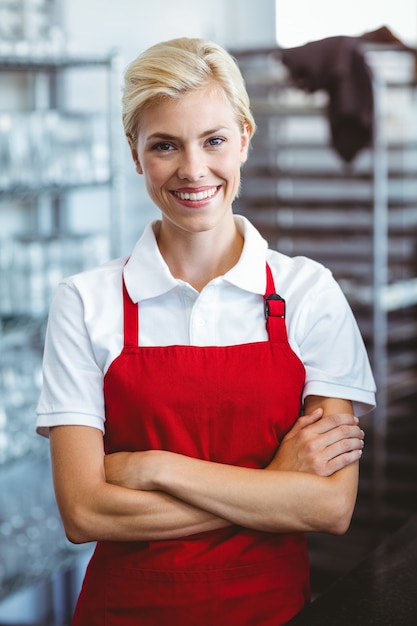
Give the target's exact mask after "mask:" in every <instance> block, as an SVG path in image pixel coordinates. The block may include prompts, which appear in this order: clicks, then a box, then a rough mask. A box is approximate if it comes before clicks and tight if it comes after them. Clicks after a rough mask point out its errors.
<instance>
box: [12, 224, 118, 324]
mask: <svg viewBox="0 0 417 626" xmlns="http://www.w3.org/2000/svg"><path fill="white" fill-rule="evenodd" d="M0 251H1V252H0V316H1V315H3V316H4V315H20V316H22V315H23V316H34V317H35V318H39V317H42V316H44V315H45V314H46V313H47V311H48V308H49V305H50V303H51V299H52V296H53V294H54V292H55V289H56V287H57V285H58V283H59V281H60V280H62V279H63V278H65V277H66V276H71V275H73V274H77V273H78V272H82V271H84V270H86V269H88V268H89V267H93V266H96V265H100V264H101V263H104V262H105V261H107V260H108V258H109V242H108V237H107V235H105V234H101V233H88V234H84V233H67V234H62V235H59V236H58V235H56V236H54V235H48V236H34V235H27V236H23V235H22V236H16V237H14V238H13V239H12V240H4V241H1V240H0Z"/></svg>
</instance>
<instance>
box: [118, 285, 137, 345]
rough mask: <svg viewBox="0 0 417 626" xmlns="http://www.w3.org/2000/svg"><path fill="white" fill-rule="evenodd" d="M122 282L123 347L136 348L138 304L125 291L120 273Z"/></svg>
mask: <svg viewBox="0 0 417 626" xmlns="http://www.w3.org/2000/svg"><path fill="white" fill-rule="evenodd" d="M122 282H123V320H124V321H123V330H124V347H125V348H137V347H138V345H139V316H138V305H137V304H135V303H134V302H132V299H131V297H130V296H129V294H128V293H127V289H126V285H125V281H124V278H123V274H122Z"/></svg>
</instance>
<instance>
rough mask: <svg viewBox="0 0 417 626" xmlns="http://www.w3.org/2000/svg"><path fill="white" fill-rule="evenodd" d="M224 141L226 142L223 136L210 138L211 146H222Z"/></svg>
mask: <svg viewBox="0 0 417 626" xmlns="http://www.w3.org/2000/svg"><path fill="white" fill-rule="evenodd" d="M222 143H224V139H223V137H212V138H211V139H209V144H210V145H211V146H220V145H221V144H222Z"/></svg>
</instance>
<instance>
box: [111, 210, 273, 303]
mask: <svg viewBox="0 0 417 626" xmlns="http://www.w3.org/2000/svg"><path fill="white" fill-rule="evenodd" d="M235 221H236V225H237V228H238V229H239V232H240V233H241V234H242V235H243V238H244V244H243V250H242V254H241V256H240V259H239V261H238V262H237V264H236V265H235V266H234V267H232V268H231V269H230V270H229V271H228V272H227V273H226V274H225V275H224V276H223V280H225V281H228V282H229V283H231V284H233V285H235V286H237V287H239V288H240V289H244V290H246V291H251V292H254V293H259V294H262V295H263V294H264V292H265V285H266V273H265V264H266V251H267V248H268V244H267V242H266V241H265V239H263V237H262V236H261V235H260V233H259V232H258V231H257V230H256V228H255V227H254V226H252V224H251V223H250V222H249V221H248V220H247V219H246V218H245V217H243V216H241V215H235ZM157 226H158V221H155V222H152V223H150V224H148V226H147V227H146V228H145V230H144V232H143V234H142V236H141V238H140V239H139V240H138V241H137V243H136V245H135V247H134V249H133V252H132V254H131V256H130V258H129V259H128V261H127V263H126V265H125V267H124V270H123V276H124V280H125V285H126V289H127V291H128V293H129V296H130V297H131V299H132V301H133V302H139V301H140V300H145V299H147V298H153V297H156V296H159V295H162V294H163V293H166V292H168V291H170V290H171V289H174V288H175V287H177V286H178V284H179V281H178V280H177V279H176V278H174V277H173V276H172V274H171V272H170V271H169V268H168V266H167V264H166V263H165V261H164V259H163V257H162V255H161V253H160V252H159V248H158V244H157V242H156V237H155V230H156V228H157Z"/></svg>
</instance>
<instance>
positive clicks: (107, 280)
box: [57, 257, 126, 307]
mask: <svg viewBox="0 0 417 626" xmlns="http://www.w3.org/2000/svg"><path fill="white" fill-rule="evenodd" d="M125 263H126V258H123V257H121V258H118V259H114V260H112V261H109V262H108V263H104V264H103V265H99V266H97V267H94V268H91V269H89V270H86V271H84V272H81V273H79V274H74V275H73V276H69V277H67V278H65V279H64V280H62V281H61V283H60V285H59V287H58V290H57V297H59V296H60V294H61V296H62V294H66V297H68V294H69V292H73V293H75V294H77V296H78V297H79V298H80V299H81V300H82V302H83V303H84V305H85V306H90V305H96V306H98V307H100V306H101V305H102V304H103V303H106V305H107V306H108V305H109V304H112V303H113V302H114V297H115V295H116V294H118V295H121V293H122V275H123V267H124V265H125ZM62 297H63V296H62Z"/></svg>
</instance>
